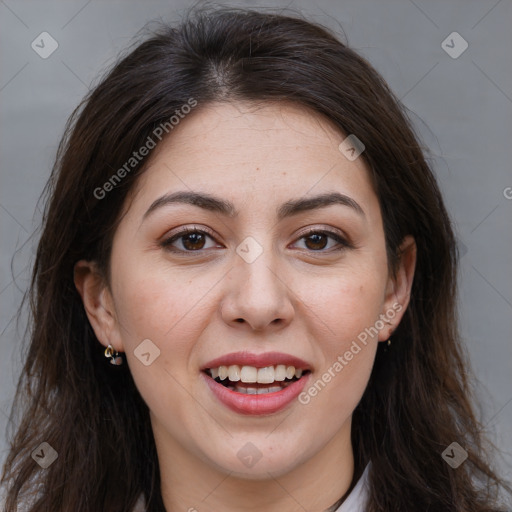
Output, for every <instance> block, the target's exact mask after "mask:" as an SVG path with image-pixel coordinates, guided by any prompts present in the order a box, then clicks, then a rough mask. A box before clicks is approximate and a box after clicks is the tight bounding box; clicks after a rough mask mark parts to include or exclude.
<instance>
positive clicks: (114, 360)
mask: <svg viewBox="0 0 512 512" xmlns="http://www.w3.org/2000/svg"><path fill="white" fill-rule="evenodd" d="M105 357H110V364H114V365H116V366H119V365H121V364H123V358H122V357H121V356H120V355H119V352H118V351H117V350H116V355H115V356H114V347H113V346H112V345H109V346H108V347H107V348H106V349H105Z"/></svg>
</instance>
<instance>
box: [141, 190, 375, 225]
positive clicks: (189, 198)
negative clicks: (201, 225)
mask: <svg viewBox="0 0 512 512" xmlns="http://www.w3.org/2000/svg"><path fill="white" fill-rule="evenodd" d="M171 204H190V205H193V206H198V207H199V208H203V209H204V210H208V211H211V212H214V213H220V214H222V215H225V216H227V217H230V218H235V217H237V216H238V211H237V210H236V208H235V206H234V204H233V203H232V202H230V201H227V200H225V199H221V198H219V197H216V196H213V195H211V194H206V193H199V192H191V191H182V192H173V193H170V194H165V195H163V196H162V197H159V198H158V199H156V200H155V201H153V203H152V204H151V206H150V207H149V208H148V210H147V211H146V213H145V214H144V216H143V220H144V219H146V218H147V217H148V216H149V215H150V214H151V213H153V212H154V211H155V210H157V209H158V208H162V207H163V206H168V205H171ZM334 204H338V205H342V206H347V207H349V208H351V209H352V210H354V211H355V212H356V213H357V214H359V215H361V216H363V217H364V216H365V214H364V211H363V209H362V208H361V206H359V204H358V203H357V202H356V201H355V200H354V199H352V198H351V197H349V196H346V195H345V194H340V193H339V192H329V193H325V194H320V195H317V196H314V197H305V198H299V199H292V200H290V201H286V202H285V203H283V204H282V205H281V206H280V207H279V208H278V209H277V218H278V220H279V221H281V220H283V219H284V218H287V217H292V216H294V215H298V214H299V213H302V212H305V211H310V210H315V209H317V208H325V207H327V206H331V205H334Z"/></svg>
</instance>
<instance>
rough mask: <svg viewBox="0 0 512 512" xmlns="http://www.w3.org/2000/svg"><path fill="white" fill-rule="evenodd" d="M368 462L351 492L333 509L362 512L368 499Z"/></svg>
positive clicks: (338, 511) (339, 511) (336, 511)
mask: <svg viewBox="0 0 512 512" xmlns="http://www.w3.org/2000/svg"><path fill="white" fill-rule="evenodd" d="M369 470H370V463H369V464H368V465H367V466H366V468H365V469H364V471H363V474H362V475H361V478H360V479H359V480H358V482H357V484H356V486H355V487H354V488H353V489H352V492H351V493H350V494H349V495H348V496H347V499H346V500H345V501H344V502H343V503H342V504H341V505H340V506H339V507H338V508H337V509H336V510H335V512H364V511H365V510H366V502H367V500H368V473H369Z"/></svg>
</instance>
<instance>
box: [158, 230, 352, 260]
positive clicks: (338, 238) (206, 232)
mask: <svg viewBox="0 0 512 512" xmlns="http://www.w3.org/2000/svg"><path fill="white" fill-rule="evenodd" d="M191 233H200V234H203V235H208V236H209V237H210V238H212V239H213V240H215V236H214V234H213V233H212V232H211V231H210V230H208V229H206V228H202V229H198V228H185V229H183V230H181V231H179V232H178V233H176V234H174V235H173V236H172V237H170V238H167V239H165V240H163V241H162V242H161V244H160V245H161V246H162V247H163V248H164V249H166V250H168V251H170V252H173V253H179V254H187V253H188V254H190V253H200V252H202V251H205V250H207V249H198V250H197V251H187V250H183V249H176V248H175V247H172V246H171V244H172V243H173V242H175V241H177V240H179V239H180V238H182V237H184V236H186V235H190V234H191ZM311 235H327V236H328V237H330V238H332V239H333V240H334V241H336V242H337V243H338V244H339V245H340V247H338V248H331V249H327V250H324V249H320V250H317V251H315V250H310V251H309V252H311V253H315V254H317V253H320V254H322V253H331V252H337V251H342V250H344V249H351V248H353V246H352V245H351V244H350V243H349V242H348V241H347V240H346V239H344V238H343V237H342V236H341V235H339V234H338V233H336V232H334V231H330V230H326V229H317V228H310V229H309V230H308V231H306V232H305V233H302V234H301V236H300V237H299V238H298V239H297V241H298V240H302V239H303V238H308V237H310V236H311Z"/></svg>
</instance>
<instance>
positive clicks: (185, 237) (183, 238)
mask: <svg viewBox="0 0 512 512" xmlns="http://www.w3.org/2000/svg"><path fill="white" fill-rule="evenodd" d="M207 239H211V240H213V237H212V235H210V234H208V233H207V232H206V231H203V230H200V229H184V230H182V231H180V232H179V233H176V234H175V235H173V236H172V237H171V238H168V239H166V240H164V241H163V242H162V243H161V246H162V247H164V248H165V249H167V250H169V251H172V252H177V253H179V252H181V253H185V252H199V251H201V250H203V249H208V248H209V247H206V243H207ZM210 247H213V245H212V246H210Z"/></svg>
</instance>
